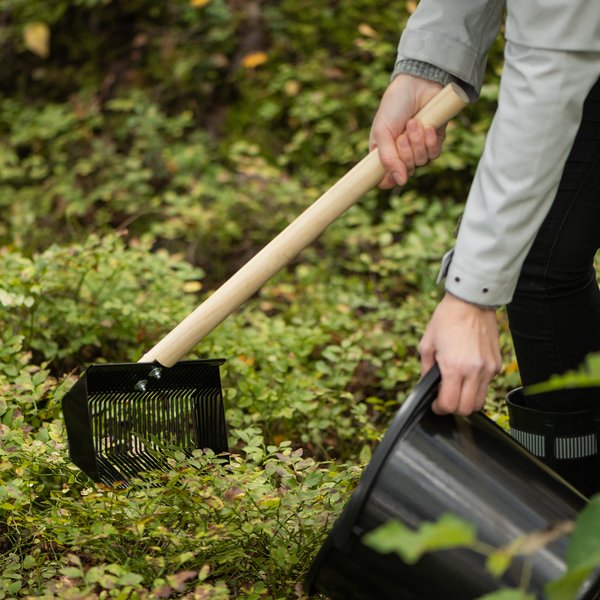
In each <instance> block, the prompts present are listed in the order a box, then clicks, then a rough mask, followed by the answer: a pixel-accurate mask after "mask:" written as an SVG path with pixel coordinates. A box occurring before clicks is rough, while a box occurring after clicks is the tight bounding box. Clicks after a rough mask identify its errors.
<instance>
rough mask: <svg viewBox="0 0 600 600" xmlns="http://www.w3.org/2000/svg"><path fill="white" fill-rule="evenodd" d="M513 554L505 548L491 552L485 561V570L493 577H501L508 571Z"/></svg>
mask: <svg viewBox="0 0 600 600" xmlns="http://www.w3.org/2000/svg"><path fill="white" fill-rule="evenodd" d="M513 557H514V554H513V553H512V552H510V550H508V549H506V548H502V549H500V550H497V551H496V552H492V553H491V554H490V555H489V556H488V557H487V560H486V561H485V566H486V568H487V570H488V571H489V572H490V573H491V574H492V575H493V576H494V577H502V575H503V573H504V572H505V571H506V569H508V567H509V566H510V563H511V561H512V559H513Z"/></svg>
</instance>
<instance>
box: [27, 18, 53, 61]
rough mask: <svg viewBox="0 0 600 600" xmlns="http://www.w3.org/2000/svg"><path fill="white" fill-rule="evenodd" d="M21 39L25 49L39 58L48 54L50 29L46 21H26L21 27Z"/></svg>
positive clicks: (46, 56)
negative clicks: (22, 27)
mask: <svg viewBox="0 0 600 600" xmlns="http://www.w3.org/2000/svg"><path fill="white" fill-rule="evenodd" d="M23 41H24V42H25V47H26V48H27V50H31V52H33V53H34V54H37V55H38V56H39V57H40V58H48V56H49V55H50V29H49V27H48V25H46V23H42V22H41V21H37V22H35V23H27V24H26V25H25V27H24V29H23Z"/></svg>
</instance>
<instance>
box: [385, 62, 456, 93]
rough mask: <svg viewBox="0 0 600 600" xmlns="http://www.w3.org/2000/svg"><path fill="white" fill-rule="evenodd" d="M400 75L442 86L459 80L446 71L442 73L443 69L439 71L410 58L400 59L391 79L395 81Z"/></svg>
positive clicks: (430, 65)
mask: <svg viewBox="0 0 600 600" xmlns="http://www.w3.org/2000/svg"><path fill="white" fill-rule="evenodd" d="M401 74H403V75H413V76H414V77H420V78H421V79H427V80H429V81H435V82H436V83H441V84H442V85H444V86H445V85H448V84H449V83H458V82H459V79H458V78H457V77H454V75H452V74H451V73H448V71H444V69H440V68H439V67H436V66H435V65H432V64H430V63H426V62H423V61H422V60H415V59H412V58H404V59H402V58H401V59H400V60H399V61H398V62H397V63H396V66H395V67H394V70H393V71H392V77H391V79H395V78H396V77H397V76H398V75H401Z"/></svg>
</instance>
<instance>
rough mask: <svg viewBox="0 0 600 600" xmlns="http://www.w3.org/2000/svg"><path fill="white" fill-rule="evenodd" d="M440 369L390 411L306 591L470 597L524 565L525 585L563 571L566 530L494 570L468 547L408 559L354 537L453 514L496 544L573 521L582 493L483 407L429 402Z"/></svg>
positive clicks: (538, 585) (585, 590) (418, 598)
mask: <svg viewBox="0 0 600 600" xmlns="http://www.w3.org/2000/svg"><path fill="white" fill-rule="evenodd" d="M438 381H439V372H438V371H437V368H436V369H435V372H433V373H432V372H430V373H428V374H427V375H426V376H425V378H424V379H423V380H422V381H421V382H419V384H418V385H417V388H416V389H415V392H413V394H411V396H410V397H409V398H408V399H407V401H406V402H405V403H404V405H403V407H402V408H401V409H400V410H399V411H398V413H397V415H396V417H395V419H394V420H393V422H392V424H391V426H390V428H389V429H388V431H387V432H386V434H385V436H384V438H383V439H382V441H381V443H380V444H379V446H378V447H377V449H376V451H375V453H374V455H373V459H372V461H371V463H370V464H369V465H368V467H367V468H366V470H365V472H364V473H363V476H362V478H361V481H360V483H359V485H358V487H357V489H356V491H355V492H354V494H353V496H352V497H351V499H350V501H349V503H348V504H347V506H346V507H345V509H344V511H343V512H342V514H341V516H340V517H339V518H338V520H337V521H336V523H335V524H334V527H333V529H332V531H331V533H330V534H329V536H328V538H327V540H326V541H325V543H324V544H323V546H322V548H321V550H320V551H319V553H318V555H317V557H316V558H315V560H314V561H313V564H312V565H311V568H310V570H309V573H308V576H307V588H308V591H309V593H311V594H312V593H315V592H317V591H318V592H322V593H325V594H327V595H328V596H329V597H330V598H332V599H334V600H338V599H339V600H342V599H344V600H354V599H361V600H365V599H367V600H369V599H373V600H375V599H377V600H386V599H390V600H392V599H393V600H404V599H405V600H423V599H428V598H452V599H453V600H472V599H474V598H477V597H479V596H481V595H483V594H486V593H489V592H492V591H494V590H498V589H501V588H504V587H517V586H518V585H519V583H520V581H521V577H522V574H523V568H524V567H525V568H529V569H530V579H529V581H530V584H529V590H530V591H531V592H533V593H535V594H536V596H537V597H539V598H542V597H543V589H544V587H545V585H546V584H547V583H548V582H550V581H552V580H554V579H557V578H558V577H560V576H561V575H562V574H563V573H564V571H565V570H566V566H565V553H566V548H567V539H565V538H561V539H559V540H557V541H555V542H554V543H552V544H550V545H549V546H547V547H545V548H543V549H542V550H540V551H538V552H537V553H536V554H534V555H533V556H531V557H529V558H528V560H529V561H531V562H530V565H528V566H525V565H524V560H523V559H522V558H519V557H517V558H515V560H513V562H512V564H511V566H510V568H509V569H508V570H507V571H506V573H505V574H504V575H503V576H502V578H500V579H495V578H494V577H492V576H491V575H490V574H489V573H488V571H487V569H486V567H485V557H483V556H482V555H481V554H479V553H475V552H473V551H471V550H467V549H451V550H440V551H434V552H430V553H427V554H425V555H424V556H423V557H422V558H421V559H420V560H419V561H418V562H417V563H416V564H413V565H409V564H406V563H404V562H403V561H402V560H401V558H400V557H398V556H397V555H396V554H393V553H392V554H380V553H378V552H376V551H374V550H371V549H370V548H368V547H367V546H365V545H364V544H363V542H362V536H363V535H364V534H365V533H367V532H368V531H371V530H373V529H375V528H376V527H378V526H380V525H383V524H384V523H386V522H388V521H390V520H398V521H400V522H402V523H403V524H404V525H406V526H408V527H409V528H411V529H418V528H419V527H420V526H421V525H422V524H423V523H424V522H426V521H435V520H437V519H438V518H439V517H440V516H441V515H443V514H444V513H452V514H454V515H456V516H458V517H461V518H463V519H465V520H467V521H469V522H471V523H473V524H474V525H475V526H476V528H477V537H478V539H479V540H480V541H482V542H484V543H486V544H489V545H490V546H492V547H494V548H500V547H501V546H504V545H506V544H509V543H510V542H512V541H514V540H515V539H516V538H518V537H519V536H522V535H525V534H528V533H531V532H533V531H537V530H543V529H545V528H547V527H549V526H552V525H554V524H556V523H557V522H560V521H565V520H574V519H575V518H576V516H577V514H578V512H579V511H580V510H581V509H582V508H583V507H584V506H585V503H586V499H585V498H584V497H583V496H582V495H581V494H579V493H578V492H577V491H576V490H575V489H574V488H573V487H571V486H570V485H568V484H567V483H566V482H565V481H564V480H562V479H561V478H560V477H558V476H557V475H556V474H555V473H554V472H553V471H551V470H550V469H548V468H547V467H546V466H545V465H543V464H542V463H541V462H540V461H538V460H537V459H536V458H534V457H533V456H532V455H531V454H529V453H528V452H527V451H526V450H525V449H523V448H522V447H521V446H520V445H519V444H518V443H516V442H515V441H514V440H513V439H512V438H511V437H510V436H509V435H508V434H506V433H505V432H504V431H503V430H502V429H501V428H500V427H498V426H497V425H496V424H495V423H493V422H492V421H491V420H490V419H488V418H487V417H485V416H484V415H483V414H474V415H471V416H469V417H466V418H465V417H459V416H453V415H448V416H442V417H441V416H437V415H434V414H433V413H432V412H431V410H430V404H431V401H432V400H433V398H434V397H435V394H436V393H437V383H438ZM592 590H595V591H598V590H600V580H599V578H598V577H596V578H595V580H594V581H588V582H586V583H585V584H584V586H582V591H581V594H580V596H579V597H578V598H580V600H583V599H584V598H586V599H588V598H589V599H591V598H594V596H595V591H592Z"/></svg>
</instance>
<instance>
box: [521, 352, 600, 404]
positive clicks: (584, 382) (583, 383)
mask: <svg viewBox="0 0 600 600" xmlns="http://www.w3.org/2000/svg"><path fill="white" fill-rule="evenodd" d="M599 386H600V352H598V353H594V354H588V355H587V356H586V359H585V362H584V363H583V365H581V366H580V367H579V368H578V369H574V370H572V371H566V372H565V373H562V374H561V375H552V377H550V379H548V380H547V381H543V382H541V383H536V384H535V385H530V386H527V387H526V388H525V389H524V392H525V394H526V395H527V394H542V393H545V392H552V391H554V390H564V389H566V388H579V387H599Z"/></svg>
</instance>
